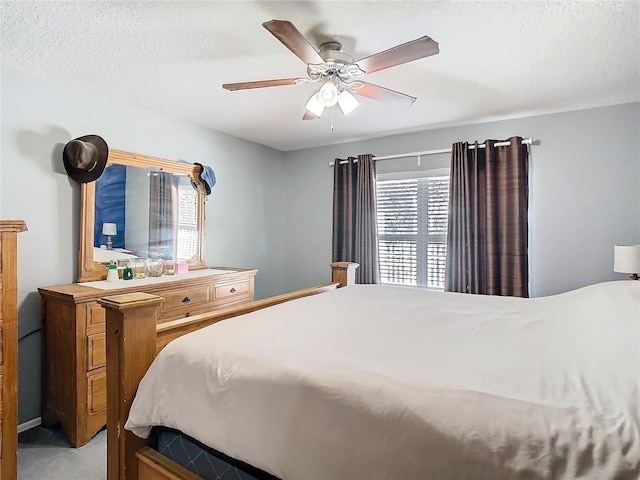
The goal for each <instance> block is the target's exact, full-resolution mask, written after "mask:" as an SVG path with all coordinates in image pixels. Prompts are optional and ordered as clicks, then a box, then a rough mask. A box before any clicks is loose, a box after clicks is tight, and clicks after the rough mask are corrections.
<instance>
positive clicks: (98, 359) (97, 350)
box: [87, 333, 107, 370]
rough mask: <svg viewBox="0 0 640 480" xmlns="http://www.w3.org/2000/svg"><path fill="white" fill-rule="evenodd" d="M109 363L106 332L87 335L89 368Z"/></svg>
mask: <svg viewBox="0 0 640 480" xmlns="http://www.w3.org/2000/svg"><path fill="white" fill-rule="evenodd" d="M106 363H107V343H106V341H105V334H104V333H96V334H94V335H87V370H93V369H94V368H98V367H102V366H104V365H106Z"/></svg>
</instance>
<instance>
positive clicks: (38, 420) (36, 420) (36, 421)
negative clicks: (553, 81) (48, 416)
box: [18, 417, 42, 433]
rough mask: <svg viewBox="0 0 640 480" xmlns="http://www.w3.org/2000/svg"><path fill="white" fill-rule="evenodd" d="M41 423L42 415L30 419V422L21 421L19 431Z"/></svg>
mask: <svg viewBox="0 0 640 480" xmlns="http://www.w3.org/2000/svg"><path fill="white" fill-rule="evenodd" d="M41 423H42V417H38V418H34V419H33V420H29V421H28V422H24V423H21V424H20V425H18V433H22V432H24V431H26V430H29V429H31V428H33V427H37V426H38V425H40V424H41Z"/></svg>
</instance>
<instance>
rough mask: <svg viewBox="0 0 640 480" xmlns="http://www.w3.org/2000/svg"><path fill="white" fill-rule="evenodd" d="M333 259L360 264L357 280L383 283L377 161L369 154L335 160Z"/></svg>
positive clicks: (359, 281)
mask: <svg viewBox="0 0 640 480" xmlns="http://www.w3.org/2000/svg"><path fill="white" fill-rule="evenodd" d="M341 162H346V163H341ZM332 260H333V261H334V262H356V263H358V264H360V268H358V269H357V270H356V283H380V267H379V262H378V225H377V220H376V163H375V161H374V160H373V157H372V156H371V155H369V154H367V155H358V158H357V161H356V159H355V158H354V157H349V158H348V159H347V160H346V161H345V160H341V159H339V158H337V159H336V161H335V166H334V172H333V246H332Z"/></svg>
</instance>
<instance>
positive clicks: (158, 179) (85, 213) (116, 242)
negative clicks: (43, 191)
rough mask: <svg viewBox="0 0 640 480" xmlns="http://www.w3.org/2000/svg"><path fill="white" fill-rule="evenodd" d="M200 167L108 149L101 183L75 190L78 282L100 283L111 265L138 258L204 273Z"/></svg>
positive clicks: (82, 185)
mask: <svg viewBox="0 0 640 480" xmlns="http://www.w3.org/2000/svg"><path fill="white" fill-rule="evenodd" d="M200 168H201V167H200V166H198V165H194V164H191V163H186V162H177V161H172V160H164V159H161V158H155V157H148V156H145V155H138V154H134V153H129V152H123V151H119V150H110V151H109V161H108V163H107V167H106V168H105V171H104V173H103V174H102V175H101V176H100V178H99V179H98V180H96V181H95V182H90V183H82V184H81V185H80V197H81V199H80V202H81V205H80V210H81V219H80V251H79V268H78V281H79V282H89V281H94V280H103V279H105V278H106V276H107V268H106V265H107V264H108V263H109V262H110V261H112V260H115V261H117V260H124V261H127V260H131V259H133V258H138V257H141V258H163V259H171V260H174V261H186V262H188V263H189V269H198V268H205V263H204V217H205V215H204V200H205V194H204V189H203V187H202V185H201V184H200V183H199V182H198V181H195V180H194V179H196V178H198V177H199V173H200ZM192 182H195V184H196V187H197V188H195V187H194V185H193V184H192Z"/></svg>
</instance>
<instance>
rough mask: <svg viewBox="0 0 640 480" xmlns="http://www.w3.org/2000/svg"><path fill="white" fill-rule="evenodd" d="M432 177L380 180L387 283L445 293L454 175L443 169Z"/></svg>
mask: <svg viewBox="0 0 640 480" xmlns="http://www.w3.org/2000/svg"><path fill="white" fill-rule="evenodd" d="M432 174H433V176H425V177H417V178H416V177H414V178H389V176H386V175H379V176H378V181H377V182H376V183H377V208H378V250H379V256H380V281H381V283H383V284H390V285H406V286H416V287H426V288H430V289H434V290H444V269H445V261H446V255H447V209H448V204H449V174H448V171H444V172H443V171H442V170H438V171H433V172H432ZM414 175H415V172H414Z"/></svg>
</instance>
